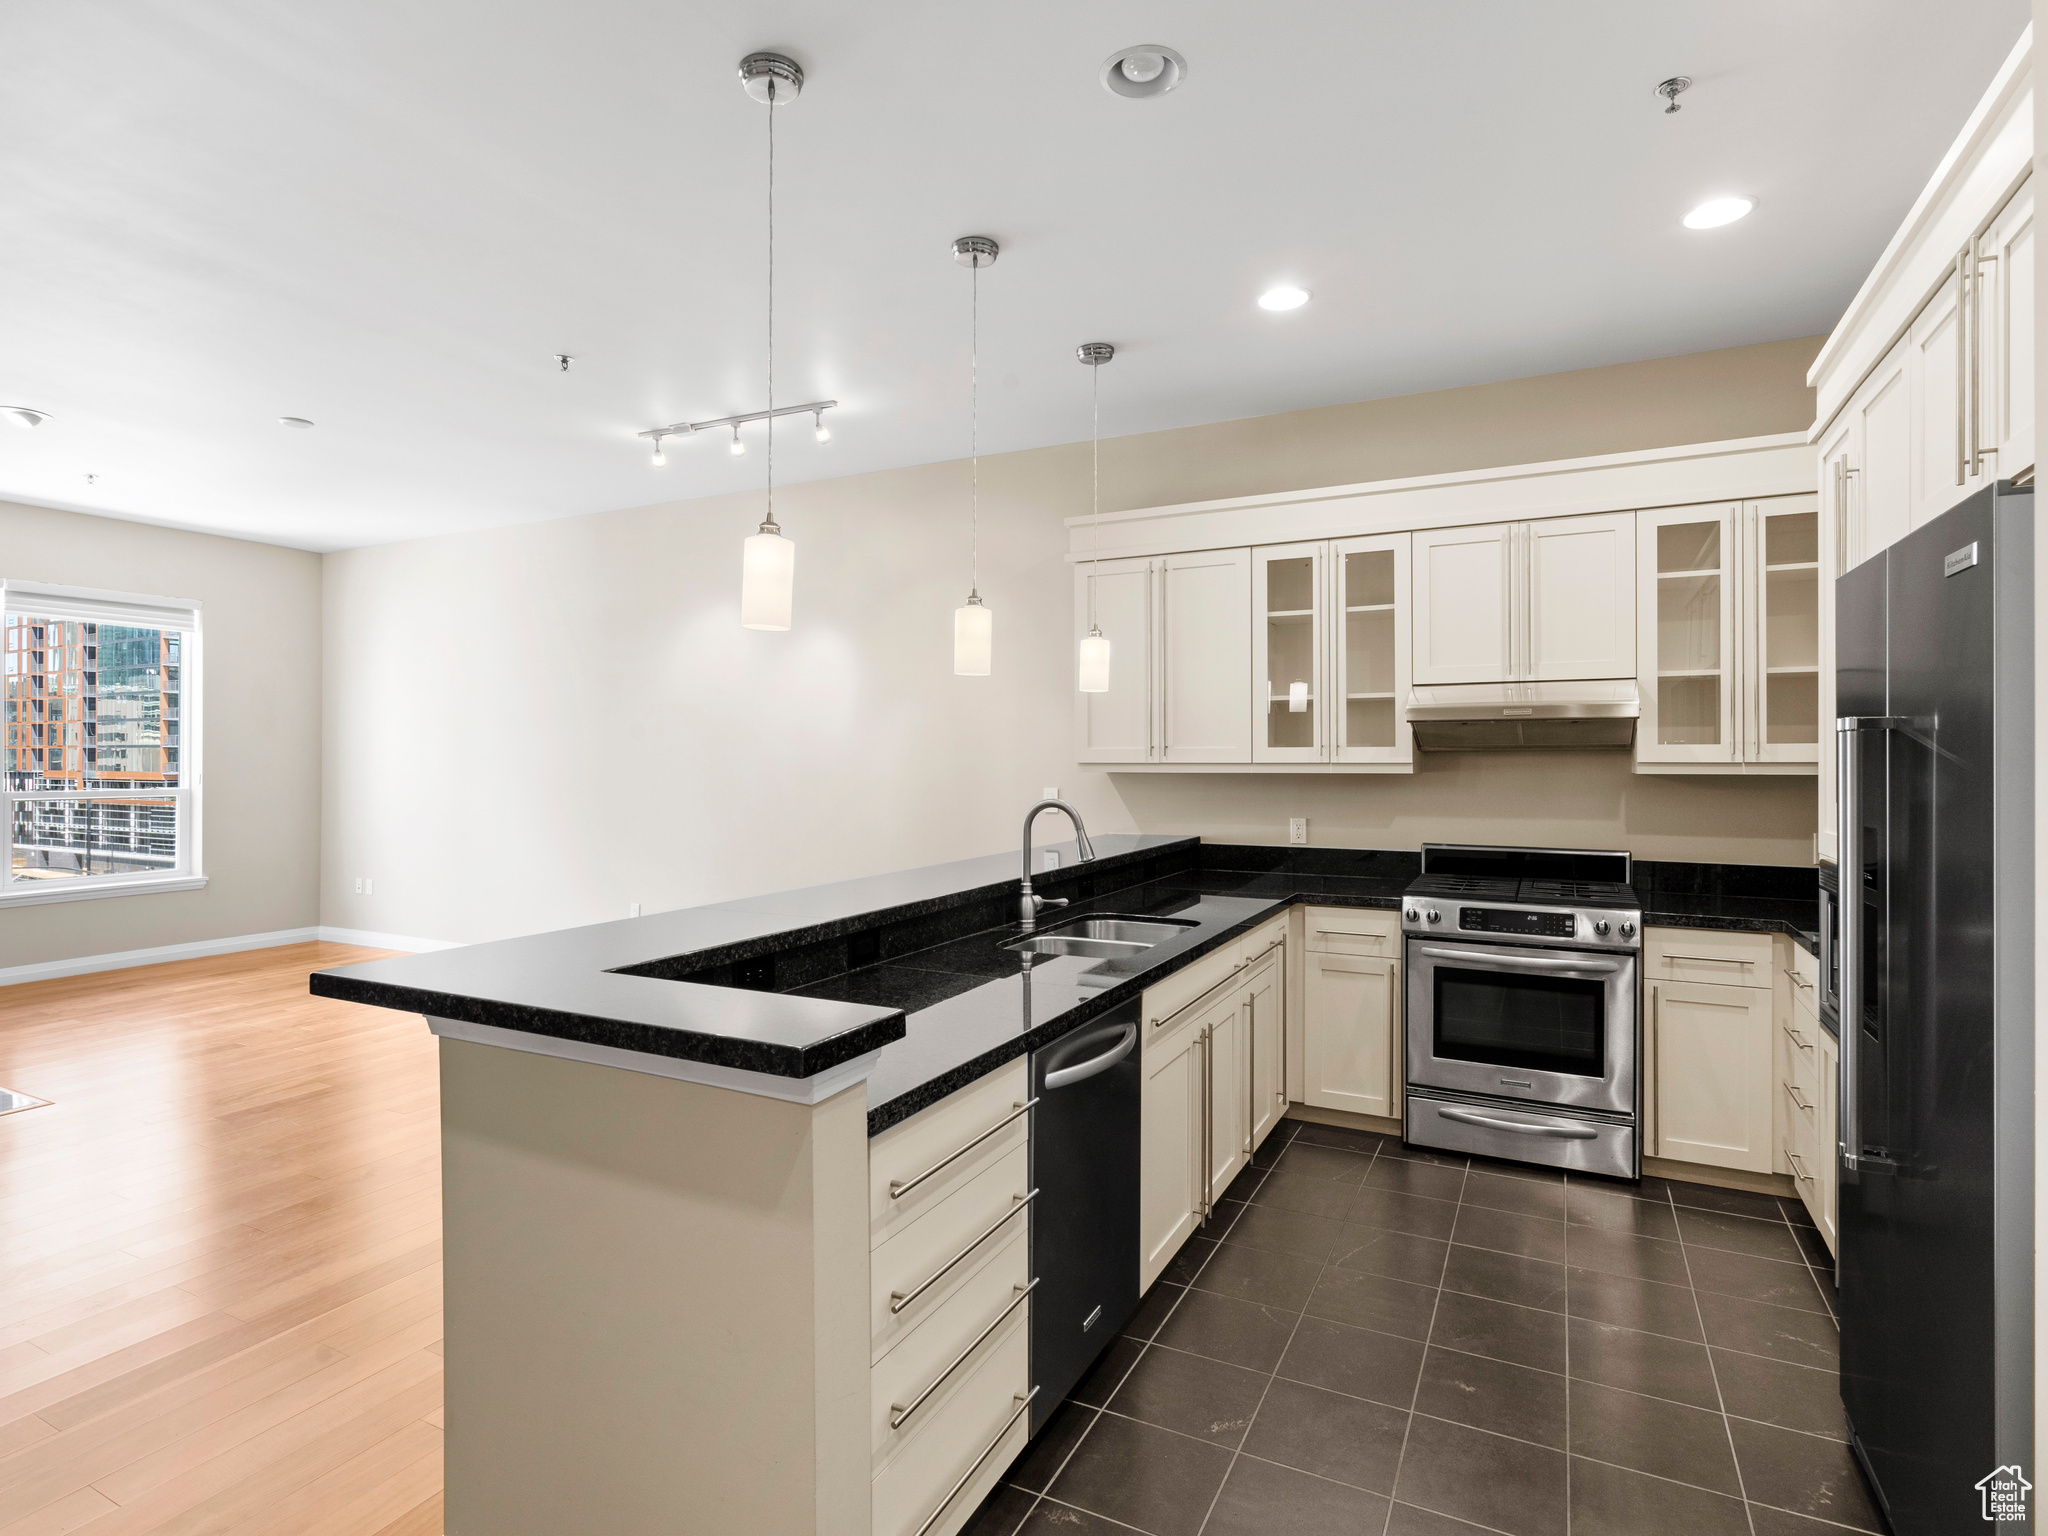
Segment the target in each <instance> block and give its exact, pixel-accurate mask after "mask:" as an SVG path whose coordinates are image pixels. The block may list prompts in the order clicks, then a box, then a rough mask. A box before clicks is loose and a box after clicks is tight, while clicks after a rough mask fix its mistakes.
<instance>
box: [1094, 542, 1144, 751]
mask: <svg viewBox="0 0 2048 1536" xmlns="http://www.w3.org/2000/svg"><path fill="white" fill-rule="evenodd" d="M1157 566H1158V562H1157V561H1156V560H1102V561H1090V562H1089V563H1088V564H1086V565H1081V566H1076V567H1075V568H1074V644H1075V646H1076V647H1077V648H1078V647H1079V645H1080V643H1081V640H1082V637H1083V636H1085V635H1086V634H1087V633H1088V630H1089V627H1090V626H1091V625H1094V626H1098V627H1100V628H1101V630H1102V633H1103V635H1104V637H1105V638H1107V639H1108V641H1109V692H1107V693H1080V692H1076V693H1075V695H1074V746H1075V752H1074V755H1075V758H1076V760H1077V761H1080V762H1084V763H1143V762H1148V761H1151V760H1152V759H1153V754H1154V751H1155V749H1156V742H1157V735H1156V733H1155V731H1154V729H1153V718H1152V717H1153V695H1152V682H1153V678H1152V669H1153V649H1152V644H1153V636H1154V622H1153V610H1154V604H1155V592H1154V588H1155V586H1156V584H1157V579H1158V578H1157Z"/></svg>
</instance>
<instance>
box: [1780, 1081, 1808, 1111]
mask: <svg viewBox="0 0 2048 1536" xmlns="http://www.w3.org/2000/svg"><path fill="white" fill-rule="evenodd" d="M1785 1092H1787V1093H1788V1094H1790V1095H1791V1096H1792V1102H1793V1103H1794V1104H1797V1105H1798V1106H1799V1107H1800V1108H1801V1109H1812V1108H1813V1106H1812V1105H1811V1104H1809V1103H1807V1102H1806V1099H1805V1098H1804V1097H1803V1096H1802V1095H1801V1094H1800V1092H1799V1089H1798V1087H1797V1085H1795V1084H1793V1083H1787V1084H1786V1085H1785Z"/></svg>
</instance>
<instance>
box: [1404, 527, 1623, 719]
mask: <svg viewBox="0 0 2048 1536" xmlns="http://www.w3.org/2000/svg"><path fill="white" fill-rule="evenodd" d="M1635 527H1636V516H1635V514H1634V513H1633V512H1621V513H1606V514H1603V515H1600V516H1597V517H1553V518H1545V519H1543V520H1542V521H1540V522H1527V523H1487V524H1481V525H1479V526H1477V527H1469V528H1433V529H1429V530H1426V531H1424V532H1420V533H1417V534H1415V535H1414V540H1415V556H1414V558H1415V577H1414V581H1415V681H1416V682H1417V683H1418V684H1432V683H1509V682H1565V681H1573V680H1577V679H1583V678H1610V677H1611V678H1622V677H1634V676H1635V673H1636V632H1635V631H1636V575H1635V564H1636V552H1635Z"/></svg>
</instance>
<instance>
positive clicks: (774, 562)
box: [657, 53, 824, 630]
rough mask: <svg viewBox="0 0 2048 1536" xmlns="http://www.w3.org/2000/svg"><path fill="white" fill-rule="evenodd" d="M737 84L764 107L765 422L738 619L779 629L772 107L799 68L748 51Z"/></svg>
mask: <svg viewBox="0 0 2048 1536" xmlns="http://www.w3.org/2000/svg"><path fill="white" fill-rule="evenodd" d="M740 84H741V85H743V86H744V87H745V88H746V92H747V94H748V95H749V96H751V97H753V99H754V100H756V101H758V102H760V103H762V104H763V105H764V106H766V107H767V108H768V370H767V371H768V409H767V410H765V411H763V412H762V413H761V418H762V419H763V420H764V421H766V422H767V423H768V452H767V460H768V469H767V482H768V515H767V516H766V517H764V518H763V519H762V520H761V529H760V531H759V532H758V533H755V534H752V535H750V536H749V537H748V539H747V541H746V547H745V551H744V554H743V557H742V559H741V563H740V623H741V625H742V626H744V627H745V628H747V629H770V630H784V629H788V628H789V621H790V611H791V608H792V607H793V606H794V596H795V588H796V545H794V544H793V543H791V542H790V541H789V540H788V539H786V538H784V537H783V536H782V529H781V527H780V526H779V525H778V524H777V523H776V521H775V418H776V417H777V416H778V415H782V414H785V412H780V411H777V410H776V409H775V109H776V108H777V107H778V106H782V105H784V104H785V103H787V102H792V101H795V100H796V98H797V93H798V92H800V91H801V90H802V89H803V86H804V72H803V71H802V70H801V69H800V68H798V67H797V64H796V61H795V60H794V59H786V58H784V57H783V56H782V55H781V54H779V53H750V54H748V55H747V56H746V57H745V58H744V59H742V60H740ZM796 409H798V410H813V409H815V410H817V411H818V412H819V413H820V416H819V420H820V423H821V424H822V422H823V414H822V413H823V409H824V408H823V405H822V404H820V405H817V406H798V407H797V408H796ZM657 446H659V445H658V444H657ZM732 446H733V452H735V453H744V452H745V451H746V447H745V445H744V444H743V443H741V442H740V427H739V422H738V421H737V420H735V421H734V422H733V424H732Z"/></svg>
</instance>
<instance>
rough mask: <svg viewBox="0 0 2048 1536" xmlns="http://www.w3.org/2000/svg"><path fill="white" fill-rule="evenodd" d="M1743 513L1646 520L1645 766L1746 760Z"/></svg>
mask: <svg viewBox="0 0 2048 1536" xmlns="http://www.w3.org/2000/svg"><path fill="white" fill-rule="evenodd" d="M1737 511H1738V508H1737V507H1736V506H1735V505H1734V504H1733V503H1729V502H1724V503H1719V504H1714V505H1708V506H1698V507H1665V508H1662V509H1660V510H1658V511H1655V512H1642V513H1638V514H1637V546H1638V555H1637V578H1636V579H1637V582H1638V585H1639V588H1640V595H1639V598H1638V605H1639V611H1640V613H1641V615H1642V621H1641V628H1640V631H1639V637H1638V643H1637V657H1638V660H1639V662H1640V665H1641V668H1642V671H1641V674H1640V676H1639V678H1638V687H1639V689H1640V690H1641V693H1642V700H1643V717H1642V719H1641V721H1639V722H1638V724H1637V728H1636V760H1637V761H1638V762H1643V763H1732V762H1735V761H1736V760H1737V754H1738V751H1739V746H1738V736H1737V731H1736V718H1737V716H1736V700H1737V698H1738V696H1739V695H1740V692H1741V689H1740V687H1739V685H1738V681H1737V676H1736V671H1735V611H1736V610H1735V594H1736V590H1737V586H1738V582H1737V578H1736V569H1737V562H1736V557H1737V553H1738V550H1739V546H1740V540H1739V539H1738V538H1737V536H1736V521H1737Z"/></svg>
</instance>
